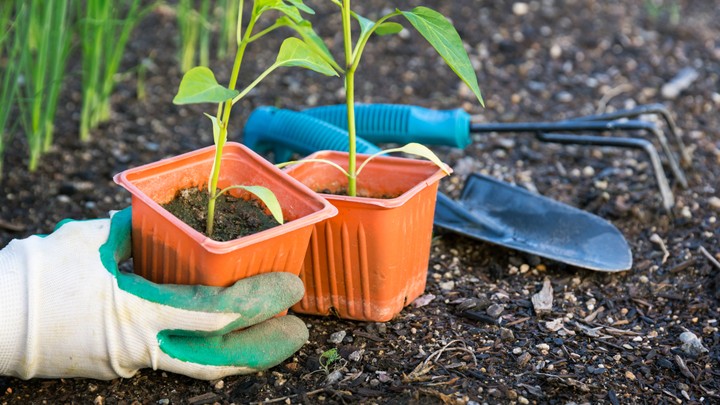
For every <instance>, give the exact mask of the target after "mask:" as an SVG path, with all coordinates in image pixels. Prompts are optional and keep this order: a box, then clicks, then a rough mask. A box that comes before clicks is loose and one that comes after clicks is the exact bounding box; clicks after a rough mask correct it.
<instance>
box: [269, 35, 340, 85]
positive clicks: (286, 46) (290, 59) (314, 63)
mask: <svg viewBox="0 0 720 405" xmlns="http://www.w3.org/2000/svg"><path fill="white" fill-rule="evenodd" d="M274 66H276V67H280V66H297V67H303V68H305V69H310V70H314V71H315V72H318V73H322V74H324V75H326V76H337V75H338V74H337V72H336V71H335V69H333V67H332V66H331V65H330V64H329V63H328V62H327V61H326V60H325V59H324V58H323V57H322V56H321V55H320V54H319V52H318V51H316V50H314V49H313V48H311V47H310V46H309V45H308V44H306V43H305V42H303V41H301V40H299V39H297V38H288V39H286V40H285V41H284V42H283V43H282V45H281V46H280V52H278V56H277V59H276V60H275V63H274Z"/></svg>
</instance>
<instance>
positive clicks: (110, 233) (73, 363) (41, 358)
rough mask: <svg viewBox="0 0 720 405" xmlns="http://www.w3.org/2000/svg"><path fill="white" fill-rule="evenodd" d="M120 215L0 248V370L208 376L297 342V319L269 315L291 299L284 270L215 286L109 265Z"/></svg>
mask: <svg viewBox="0 0 720 405" xmlns="http://www.w3.org/2000/svg"><path fill="white" fill-rule="evenodd" d="M130 214H131V213H130V209H129V208H128V209H126V210H124V211H120V212H118V213H117V214H115V215H114V216H113V218H112V221H111V220H110V219H98V220H91V221H69V222H64V223H61V224H60V225H59V226H58V228H56V230H55V232H53V233H52V234H50V235H48V236H45V237H42V236H31V237H29V238H27V239H23V240H13V241H12V242H10V244H9V245H8V246H7V247H6V248H4V249H3V250H0V322H2V324H0V375H9V376H15V377H19V378H24V379H27V378H32V377H90V378H97V379H113V378H116V377H126V378H127V377H131V376H133V375H134V374H135V373H136V372H137V371H138V369H141V368H145V367H152V368H153V369H162V370H167V371H171V372H174V373H179V374H184V375H187V376H190V377H194V378H199V379H206V380H210V379H216V378H221V377H223V376H226V375H230V374H244V373H251V372H254V371H257V370H262V369H267V368H269V367H272V366H274V365H276V364H279V363H280V362H282V361H283V360H284V359H286V358H288V357H289V356H291V355H292V354H293V353H295V352H296V351H297V350H298V349H299V348H300V347H301V346H302V345H303V344H304V343H305V342H306V341H307V338H308V331H307V328H306V327H305V324H304V323H303V322H302V321H300V320H299V319H298V318H296V317H293V316H283V317H278V318H273V316H274V315H275V314H277V313H279V312H281V311H283V310H285V309H287V308H288V307H290V306H291V305H293V304H294V303H295V302H297V301H299V300H300V298H302V295H303V291H304V289H303V285H302V282H301V281H300V279H299V278H297V277H295V276H294V275H292V274H289V273H270V274H265V275H260V276H255V277H251V278H248V279H244V280H241V281H238V282H237V283H236V284H235V285H233V286H231V287H228V288H218V287H205V286H180V285H159V284H154V283H151V282H149V281H147V280H145V279H143V278H141V277H139V276H136V275H134V274H129V273H124V272H120V271H119V270H118V267H117V263H118V262H121V261H122V260H124V259H127V258H128V257H129V256H130V249H131V247H130V245H131V244H130ZM111 223H112V225H111ZM268 319H269V320H268ZM239 328H246V329H243V330H242V331H235V332H233V331H234V330H237V329H239Z"/></svg>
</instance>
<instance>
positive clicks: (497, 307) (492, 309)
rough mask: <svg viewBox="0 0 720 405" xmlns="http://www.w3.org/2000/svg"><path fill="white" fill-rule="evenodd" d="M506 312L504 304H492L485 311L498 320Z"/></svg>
mask: <svg viewBox="0 0 720 405" xmlns="http://www.w3.org/2000/svg"><path fill="white" fill-rule="evenodd" d="M504 310H505V305H502V304H492V305H490V306H489V307H488V308H487V309H486V310H485V311H486V312H487V314H488V315H489V316H491V317H493V318H497V317H499V316H500V314H502V312H503V311H504Z"/></svg>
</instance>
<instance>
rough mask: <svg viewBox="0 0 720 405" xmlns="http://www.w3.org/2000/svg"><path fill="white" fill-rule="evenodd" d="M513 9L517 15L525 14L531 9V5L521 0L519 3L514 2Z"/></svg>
mask: <svg viewBox="0 0 720 405" xmlns="http://www.w3.org/2000/svg"><path fill="white" fill-rule="evenodd" d="M512 11H513V14H515V15H525V14H527V13H528V12H529V11H530V7H529V6H528V4H527V3H524V2H520V1H519V2H517V3H513V6H512Z"/></svg>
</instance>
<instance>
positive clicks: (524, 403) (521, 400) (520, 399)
mask: <svg viewBox="0 0 720 405" xmlns="http://www.w3.org/2000/svg"><path fill="white" fill-rule="evenodd" d="M517 401H518V403H519V404H522V405H527V404H529V403H530V401H528V399H527V398H525V397H524V396H522V395H520V396H519V397H518V399H517Z"/></svg>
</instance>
